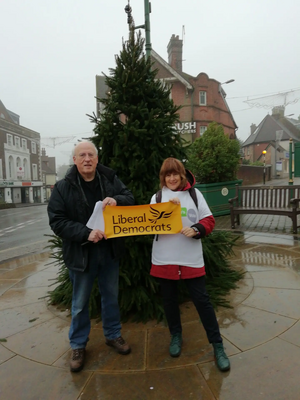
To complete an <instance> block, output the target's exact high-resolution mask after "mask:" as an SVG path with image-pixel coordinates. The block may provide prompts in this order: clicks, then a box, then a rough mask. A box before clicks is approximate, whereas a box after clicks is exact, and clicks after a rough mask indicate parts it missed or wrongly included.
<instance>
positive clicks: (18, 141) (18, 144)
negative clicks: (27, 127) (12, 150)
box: [15, 136, 20, 149]
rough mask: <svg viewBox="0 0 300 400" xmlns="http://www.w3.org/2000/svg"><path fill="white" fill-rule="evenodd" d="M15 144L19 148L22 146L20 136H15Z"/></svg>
mask: <svg viewBox="0 0 300 400" xmlns="http://www.w3.org/2000/svg"><path fill="white" fill-rule="evenodd" d="M15 146H16V147H17V148H18V149H19V148H20V138H19V137H17V136H16V137H15Z"/></svg>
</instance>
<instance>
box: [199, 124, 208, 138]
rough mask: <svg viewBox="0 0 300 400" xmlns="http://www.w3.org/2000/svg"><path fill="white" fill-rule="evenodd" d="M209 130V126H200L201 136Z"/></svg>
mask: <svg viewBox="0 0 300 400" xmlns="http://www.w3.org/2000/svg"><path fill="white" fill-rule="evenodd" d="M206 130H207V126H200V136H202V135H203V133H204V132H205V131H206Z"/></svg>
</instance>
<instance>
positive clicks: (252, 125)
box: [250, 124, 257, 135]
mask: <svg viewBox="0 0 300 400" xmlns="http://www.w3.org/2000/svg"><path fill="white" fill-rule="evenodd" d="M256 128H257V126H256V125H255V124H251V125H250V132H251V135H252V134H253V133H254V132H255V131H256Z"/></svg>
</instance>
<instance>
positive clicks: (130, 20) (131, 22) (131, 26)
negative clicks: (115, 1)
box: [125, 0, 152, 59]
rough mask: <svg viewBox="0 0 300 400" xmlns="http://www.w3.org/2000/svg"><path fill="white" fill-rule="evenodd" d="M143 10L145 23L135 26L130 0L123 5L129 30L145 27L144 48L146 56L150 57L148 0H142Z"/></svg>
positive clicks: (149, 11) (149, 7)
mask: <svg viewBox="0 0 300 400" xmlns="http://www.w3.org/2000/svg"><path fill="white" fill-rule="evenodd" d="M144 10H145V23H144V24H143V25H138V26H135V24H134V19H133V17H132V14H131V13H132V8H131V6H130V0H128V4H127V5H126V6H125V12H126V14H127V22H128V25H129V30H131V29H132V30H135V29H140V28H142V29H145V38H146V40H145V49H146V58H147V59H148V58H150V56H151V49H152V46H151V38H150V13H151V3H150V2H149V0H144Z"/></svg>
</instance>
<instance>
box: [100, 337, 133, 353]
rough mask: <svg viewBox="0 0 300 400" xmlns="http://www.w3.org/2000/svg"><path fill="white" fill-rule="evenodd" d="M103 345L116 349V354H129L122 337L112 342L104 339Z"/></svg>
mask: <svg viewBox="0 0 300 400" xmlns="http://www.w3.org/2000/svg"><path fill="white" fill-rule="evenodd" d="M105 343H106V344H107V346H111V347H113V348H114V349H116V350H117V352H118V353H120V354H123V355H126V354H129V353H130V352H131V348H130V346H129V345H128V344H127V343H126V342H125V340H124V339H123V338H122V336H120V337H118V338H117V339H112V340H109V339H106V340H105Z"/></svg>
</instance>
